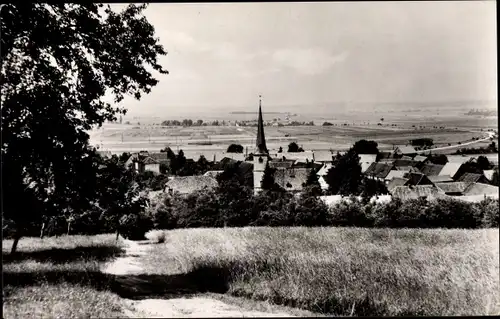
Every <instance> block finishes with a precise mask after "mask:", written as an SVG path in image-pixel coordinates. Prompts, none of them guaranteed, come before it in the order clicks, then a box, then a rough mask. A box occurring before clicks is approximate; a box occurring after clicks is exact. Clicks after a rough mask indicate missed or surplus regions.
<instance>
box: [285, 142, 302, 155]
mask: <svg viewBox="0 0 500 319" xmlns="http://www.w3.org/2000/svg"><path fill="white" fill-rule="evenodd" d="M303 151H304V150H303V149H302V147H299V145H298V144H297V143H295V142H291V143H290V144H288V153H297V152H303Z"/></svg>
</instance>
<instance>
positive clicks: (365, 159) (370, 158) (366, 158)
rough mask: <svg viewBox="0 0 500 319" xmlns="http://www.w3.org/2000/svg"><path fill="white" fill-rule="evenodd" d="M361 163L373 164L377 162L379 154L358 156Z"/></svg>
mask: <svg viewBox="0 0 500 319" xmlns="http://www.w3.org/2000/svg"><path fill="white" fill-rule="evenodd" d="M358 156H359V162H360V163H370V164H371V163H373V162H376V161H377V154H358Z"/></svg>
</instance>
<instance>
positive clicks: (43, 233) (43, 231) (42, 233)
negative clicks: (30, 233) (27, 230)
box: [40, 223, 45, 239]
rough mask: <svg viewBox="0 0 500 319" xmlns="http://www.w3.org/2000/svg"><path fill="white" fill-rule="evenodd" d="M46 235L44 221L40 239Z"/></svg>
mask: <svg viewBox="0 0 500 319" xmlns="http://www.w3.org/2000/svg"><path fill="white" fill-rule="evenodd" d="M44 235H45V223H42V228H41V229H40V239H43V236H44Z"/></svg>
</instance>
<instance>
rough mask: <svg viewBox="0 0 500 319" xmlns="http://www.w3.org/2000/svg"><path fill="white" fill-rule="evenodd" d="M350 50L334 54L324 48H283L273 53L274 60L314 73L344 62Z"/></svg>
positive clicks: (298, 69)
mask: <svg viewBox="0 0 500 319" xmlns="http://www.w3.org/2000/svg"><path fill="white" fill-rule="evenodd" d="M348 56H349V54H348V52H342V53H340V54H337V55H334V54H331V53H329V52H327V51H325V50H322V49H313V48H311V49H281V50H278V51H276V52H274V54H273V56H272V57H273V60H274V61H275V62H277V63H279V64H281V65H283V66H286V67H289V68H292V69H295V70H296V71H297V72H299V73H302V74H306V75H314V74H319V73H323V72H325V71H327V70H328V69H329V68H331V67H332V66H333V65H335V64H337V63H340V62H343V61H344V60H345V59H347V57H348Z"/></svg>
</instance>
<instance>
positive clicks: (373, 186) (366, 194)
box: [361, 177, 389, 202]
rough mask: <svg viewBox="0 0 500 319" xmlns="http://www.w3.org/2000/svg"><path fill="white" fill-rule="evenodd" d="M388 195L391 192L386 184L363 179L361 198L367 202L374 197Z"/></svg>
mask: <svg viewBox="0 0 500 319" xmlns="http://www.w3.org/2000/svg"><path fill="white" fill-rule="evenodd" d="M386 194H389V190H388V189H387V186H386V185H385V184H384V182H381V181H379V180H376V179H371V178H366V177H364V178H363V179H362V184H361V196H362V197H363V199H364V200H365V202H366V201H369V200H370V199H371V198H372V197H373V196H376V195H386Z"/></svg>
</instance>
